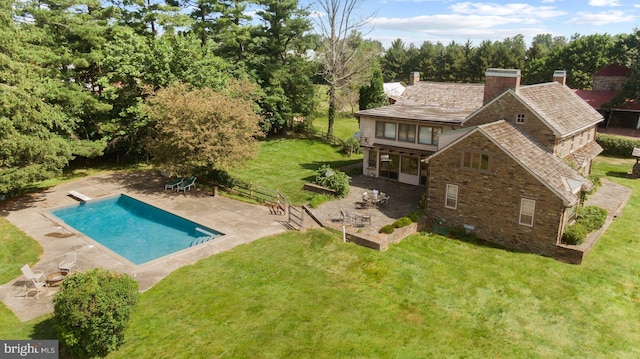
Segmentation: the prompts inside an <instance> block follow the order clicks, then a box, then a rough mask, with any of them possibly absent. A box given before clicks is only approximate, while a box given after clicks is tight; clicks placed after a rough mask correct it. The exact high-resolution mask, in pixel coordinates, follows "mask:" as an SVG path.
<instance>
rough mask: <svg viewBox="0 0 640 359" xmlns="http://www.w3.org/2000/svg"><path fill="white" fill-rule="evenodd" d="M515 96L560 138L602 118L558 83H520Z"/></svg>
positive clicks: (578, 97)
mask: <svg viewBox="0 0 640 359" xmlns="http://www.w3.org/2000/svg"><path fill="white" fill-rule="evenodd" d="M516 96H517V97H518V98H520V99H521V100H522V102H524V103H525V104H526V105H527V106H528V107H529V108H531V109H532V110H533V111H534V112H536V113H537V114H538V116H539V117H540V118H541V119H542V120H543V121H545V122H546V123H547V125H548V126H549V127H550V128H551V129H552V130H553V131H554V132H556V133H557V134H558V135H559V136H560V137H564V136H566V135H570V134H572V133H574V132H576V131H579V130H581V129H584V128H586V127H589V126H593V125H594V124H596V123H598V122H601V121H603V118H602V115H601V114H600V113H599V112H598V111H596V110H595V109H594V108H593V107H591V106H590V105H589V104H588V103H586V102H585V101H584V100H582V99H581V98H580V96H578V95H576V94H575V93H574V92H573V90H571V89H570V88H568V87H567V86H564V85H561V84H559V83H557V82H549V83H544V84H538V85H530V86H521V87H520V88H519V89H518V90H517V91H516Z"/></svg>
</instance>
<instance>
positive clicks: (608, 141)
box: [596, 133, 640, 158]
mask: <svg viewBox="0 0 640 359" xmlns="http://www.w3.org/2000/svg"><path fill="white" fill-rule="evenodd" d="M596 142H598V144H599V145H600V146H602V148H603V149H604V151H603V152H602V154H604V155H609V156H617V157H626V158H631V153H632V152H633V148H634V147H640V140H634V139H631V138H626V137H619V136H612V135H607V134H603V133H599V134H597V136H596Z"/></svg>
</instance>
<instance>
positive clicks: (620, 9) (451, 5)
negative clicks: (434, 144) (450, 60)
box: [358, 0, 640, 48]
mask: <svg viewBox="0 0 640 359" xmlns="http://www.w3.org/2000/svg"><path fill="white" fill-rule="evenodd" d="M359 1H360V4H361V6H360V8H359V9H358V13H359V15H360V16H363V17H368V16H369V15H373V17H372V18H371V21H370V23H369V25H368V26H367V27H365V28H363V31H362V32H363V34H364V35H365V36H364V37H365V38H367V39H372V40H378V41H380V42H382V44H383V46H384V47H385V48H388V47H389V46H390V45H391V42H392V41H393V40H395V39H401V40H402V41H403V42H404V43H405V44H406V45H408V44H410V43H413V44H414V45H416V46H420V45H421V44H422V43H423V42H424V41H431V42H437V41H440V42H442V43H444V44H447V43H449V42H451V41H452V40H454V41H456V42H459V43H464V42H466V41H467V40H471V42H472V43H473V45H474V46H478V45H479V44H480V43H481V42H482V41H484V40H491V41H497V40H500V41H501V40H504V38H506V37H513V36H515V35H518V34H522V35H524V38H525V42H526V43H527V45H529V44H530V43H531V40H532V39H533V37H534V36H535V35H538V34H551V35H552V36H554V37H555V36H564V37H566V38H567V39H569V38H571V36H572V35H573V34H576V33H577V34H580V35H591V34H596V33H597V34H605V33H608V34H610V35H616V34H622V33H626V34H629V33H632V32H633V31H634V28H639V29H640V0H632V1H629V0H584V1H576V0H542V1H527V2H518V1H490V2H471V1H438V0H359ZM367 29H369V30H370V32H367Z"/></svg>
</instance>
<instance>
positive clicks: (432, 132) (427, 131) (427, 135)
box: [418, 126, 442, 145]
mask: <svg viewBox="0 0 640 359" xmlns="http://www.w3.org/2000/svg"><path fill="white" fill-rule="evenodd" d="M441 133H442V128H440V127H430V126H419V127H418V143H421V144H424V145H437V144H438V138H439V137H440V134H441Z"/></svg>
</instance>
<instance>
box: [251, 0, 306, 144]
mask: <svg viewBox="0 0 640 359" xmlns="http://www.w3.org/2000/svg"><path fill="white" fill-rule="evenodd" d="M259 5H260V6H262V9H261V10H259V11H257V12H256V15H257V17H258V18H260V20H261V26H258V27H257V29H256V31H255V32H254V40H255V41H256V42H257V45H259V46H258V47H257V48H256V49H255V52H256V57H255V58H254V59H252V60H251V61H250V62H251V64H250V68H251V70H252V71H254V72H255V73H256V75H257V81H258V82H259V83H260V84H261V86H262V89H263V91H264V93H265V94H264V97H263V98H262V100H261V101H260V105H261V107H262V113H263V115H264V117H265V122H264V126H265V127H264V129H265V130H267V131H271V132H277V131H279V130H282V129H286V128H288V127H290V126H291V125H292V123H293V119H294V117H298V116H301V117H305V116H308V115H309V114H311V113H312V112H313V108H314V107H315V96H314V95H315V93H314V90H313V84H312V82H311V77H312V70H313V67H312V66H311V64H310V63H309V62H308V61H306V58H305V57H304V56H305V54H306V50H307V48H309V46H310V44H309V43H308V37H307V36H306V34H307V32H308V31H309V30H310V29H311V23H310V22H309V20H308V19H307V15H308V11H307V10H306V9H303V8H300V7H299V1H298V0H260V1H259Z"/></svg>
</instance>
